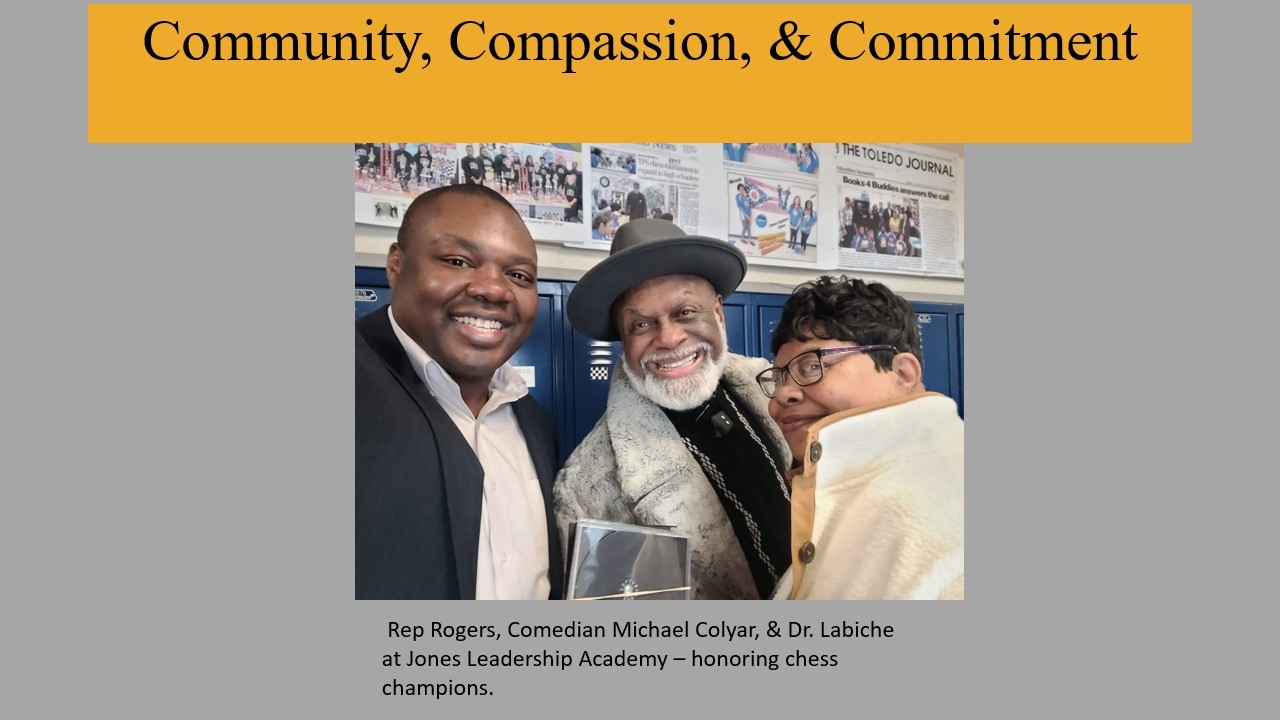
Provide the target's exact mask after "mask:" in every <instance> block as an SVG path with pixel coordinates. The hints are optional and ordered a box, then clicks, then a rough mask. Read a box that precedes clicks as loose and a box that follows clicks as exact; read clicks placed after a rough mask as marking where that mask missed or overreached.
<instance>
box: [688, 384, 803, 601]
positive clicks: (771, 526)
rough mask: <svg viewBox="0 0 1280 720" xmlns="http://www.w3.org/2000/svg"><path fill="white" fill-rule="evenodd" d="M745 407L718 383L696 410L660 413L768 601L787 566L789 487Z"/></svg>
mask: <svg viewBox="0 0 1280 720" xmlns="http://www.w3.org/2000/svg"><path fill="white" fill-rule="evenodd" d="M746 407H747V405H746V403H745V402H743V401H742V399H741V398H738V397H736V396H734V395H733V394H732V393H730V392H729V391H728V390H727V389H726V388H725V386H724V384H723V383H721V384H720V386H719V387H718V388H717V389H716V392H715V394H714V395H713V396H712V397H711V399H710V400H709V401H707V402H706V403H705V404H703V405H702V406H701V407H698V408H695V409H693V410H685V411H677V410H667V409H665V408H664V409H663V412H665V413H666V415H667V418H668V419H670V420H671V424H672V425H673V426H674V427H675V429H676V432H677V433H679V434H680V437H681V438H682V439H683V440H684V444H685V448H686V449H687V450H688V451H689V452H690V453H691V454H692V455H693V456H694V459H695V460H697V461H698V465H699V466H700V467H701V468H702V471H703V474H705V475H706V476H707V481H708V482H710V483H711V486H712V487H713V488H715V491H716V495H717V496H719V498H720V503H721V505H723V506H724V511H725V514H727V515H728V516H729V521H730V522H731V523H732V524H733V530H734V533H735V534H736V535H737V536H738V543H739V544H740V545H741V546H742V552H743V554H744V555H746V557H747V564H748V565H749V566H750V567H751V575H752V577H753V578H754V579H755V582H756V589H757V590H759V592H760V597H762V598H767V597H769V596H770V595H772V594H773V590H774V587H775V586H776V585H777V583H778V579H779V578H780V577H782V573H784V572H786V570H787V567H788V566H790V564H791V488H790V487H789V486H788V485H787V481H786V479H785V472H784V471H785V468H784V467H783V465H782V460H781V457H782V454H781V452H780V451H779V448H776V447H773V445H772V443H771V442H770V439H769V437H770V436H769V435H768V434H767V433H765V431H764V429H763V428H762V427H761V422H762V421H761V420H760V419H759V418H756V417H754V416H752V414H751V413H750V412H749V411H748V410H747V409H746ZM717 418H718V420H717Z"/></svg>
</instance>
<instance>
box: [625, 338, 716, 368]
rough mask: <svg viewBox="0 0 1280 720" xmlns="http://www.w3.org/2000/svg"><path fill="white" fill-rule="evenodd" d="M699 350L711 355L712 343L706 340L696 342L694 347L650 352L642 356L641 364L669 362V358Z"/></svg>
mask: <svg viewBox="0 0 1280 720" xmlns="http://www.w3.org/2000/svg"><path fill="white" fill-rule="evenodd" d="M699 350H701V351H702V353H703V354H705V355H708V356H710V355H711V343H705V342H699V343H694V344H693V347H691V348H689V349H687V350H686V349H683V348H676V349H675V350H668V351H667V352H656V353H649V354H648V355H645V356H643V357H641V358H640V364H641V365H648V364H649V363H664V362H667V361H668V360H680V359H682V358H687V357H689V356H690V355H692V354H694V353H695V352H698V351H699Z"/></svg>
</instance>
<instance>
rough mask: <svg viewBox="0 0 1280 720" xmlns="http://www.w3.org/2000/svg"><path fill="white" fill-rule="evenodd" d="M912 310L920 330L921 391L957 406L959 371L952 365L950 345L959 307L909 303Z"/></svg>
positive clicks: (953, 354) (952, 353)
mask: <svg viewBox="0 0 1280 720" xmlns="http://www.w3.org/2000/svg"><path fill="white" fill-rule="evenodd" d="M911 306H912V308H913V309H914V310H915V311H916V321H917V323H918V324H919V327H920V349H921V351H922V354H923V355H924V357H922V358H921V359H920V362H921V364H922V365H923V366H924V387H925V389H926V390H931V391H933V392H939V393H942V394H943V395H947V396H949V397H951V398H952V399H955V400H956V401H957V403H958V402H959V399H958V397H957V392H956V391H957V390H958V389H959V385H960V382H959V377H958V375H959V372H958V368H957V367H956V366H955V364H954V363H953V359H954V358H955V354H956V353H955V348H954V347H953V345H952V340H953V338H954V336H953V331H952V329H951V323H952V322H953V319H954V317H955V315H956V310H957V309H958V308H959V307H960V306H958V305H944V304H939V303H911Z"/></svg>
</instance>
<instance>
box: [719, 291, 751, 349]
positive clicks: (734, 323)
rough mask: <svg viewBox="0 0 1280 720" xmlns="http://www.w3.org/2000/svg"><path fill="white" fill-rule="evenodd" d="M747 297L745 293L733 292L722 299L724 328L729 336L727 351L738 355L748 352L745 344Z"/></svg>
mask: <svg viewBox="0 0 1280 720" xmlns="http://www.w3.org/2000/svg"><path fill="white" fill-rule="evenodd" d="M748 304H749V298H748V297H747V294H746V293H734V294H733V295H730V296H729V297H727V298H725V300H724V329H725V334H726V335H727V336H728V338H729V352H732V353H737V354H738V355H747V354H749V350H748V346H747V332H748V330H747V315H748V313H747V307H748Z"/></svg>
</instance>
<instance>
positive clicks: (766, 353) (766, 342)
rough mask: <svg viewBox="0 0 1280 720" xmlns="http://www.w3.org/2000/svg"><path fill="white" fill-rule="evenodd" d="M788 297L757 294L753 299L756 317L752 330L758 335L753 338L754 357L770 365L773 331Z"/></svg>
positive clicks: (780, 317)
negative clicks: (766, 361) (760, 358)
mask: <svg viewBox="0 0 1280 720" xmlns="http://www.w3.org/2000/svg"><path fill="white" fill-rule="evenodd" d="M789 297H791V296H790V295H777V294H766V293H757V294H756V295H755V296H754V298H753V300H754V304H755V316H756V322H755V326H754V328H753V329H754V330H755V331H756V332H757V333H758V335H757V336H756V338H755V341H756V344H755V355H756V356H757V357H762V358H764V359H766V360H768V361H769V362H771V363H772V362H773V357H774V356H773V331H774V329H776V328H777V327H778V321H779V320H781V319H782V306H783V305H784V304H786V302H787V298H789Z"/></svg>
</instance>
